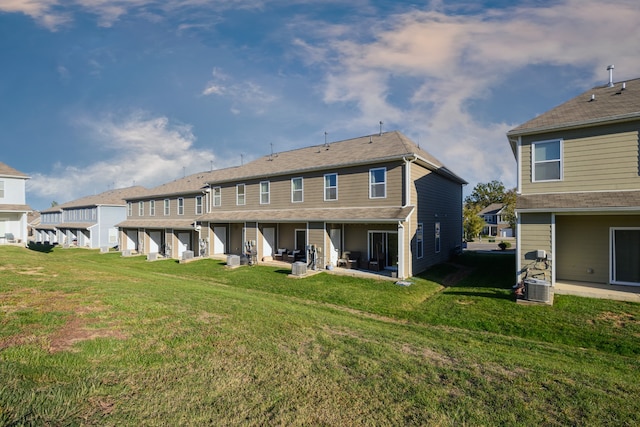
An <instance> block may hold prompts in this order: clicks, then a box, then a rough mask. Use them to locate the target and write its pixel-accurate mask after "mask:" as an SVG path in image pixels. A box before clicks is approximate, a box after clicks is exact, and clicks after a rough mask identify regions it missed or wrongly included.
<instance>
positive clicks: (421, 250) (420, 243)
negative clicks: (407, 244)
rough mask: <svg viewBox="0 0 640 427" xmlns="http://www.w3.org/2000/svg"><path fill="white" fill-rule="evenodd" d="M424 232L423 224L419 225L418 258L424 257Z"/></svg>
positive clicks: (417, 238)
mask: <svg viewBox="0 0 640 427" xmlns="http://www.w3.org/2000/svg"><path fill="white" fill-rule="evenodd" d="M423 230H424V228H423V225H422V223H418V229H417V230H416V258H422V257H423V256H424V244H423V241H424V240H423Z"/></svg>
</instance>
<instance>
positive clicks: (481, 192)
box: [464, 179, 506, 210]
mask: <svg viewBox="0 0 640 427" xmlns="http://www.w3.org/2000/svg"><path fill="white" fill-rule="evenodd" d="M505 194H506V190H505V188H504V184H503V183H502V182H500V181H498V180H495V179H494V180H493V181H491V182H487V183H478V184H476V186H475V187H474V188H473V192H472V193H471V194H470V195H468V196H467V197H466V198H465V199H464V203H465V205H473V206H476V207H478V208H479V209H478V210H480V209H483V208H486V207H487V206H489V205H490V204H492V203H504V197H505Z"/></svg>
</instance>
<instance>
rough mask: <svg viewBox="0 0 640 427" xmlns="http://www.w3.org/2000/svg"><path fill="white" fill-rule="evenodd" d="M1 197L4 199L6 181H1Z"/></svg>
mask: <svg viewBox="0 0 640 427" xmlns="http://www.w3.org/2000/svg"><path fill="white" fill-rule="evenodd" d="M0 199H4V181H0Z"/></svg>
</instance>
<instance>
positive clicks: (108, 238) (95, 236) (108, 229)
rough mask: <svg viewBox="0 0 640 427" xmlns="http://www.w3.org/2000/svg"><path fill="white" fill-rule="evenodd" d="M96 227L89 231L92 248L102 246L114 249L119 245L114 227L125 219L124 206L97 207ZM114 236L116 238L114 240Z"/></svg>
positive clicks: (125, 209)
mask: <svg viewBox="0 0 640 427" xmlns="http://www.w3.org/2000/svg"><path fill="white" fill-rule="evenodd" d="M97 210H98V212H97V222H98V227H94V228H92V229H91V231H92V233H91V240H92V245H91V247H92V248H100V247H102V246H109V247H114V246H117V245H119V241H118V239H117V236H118V234H117V233H115V231H114V230H115V229H116V227H115V225H116V224H117V223H119V222H122V221H124V220H125V219H127V208H126V206H98V208H97ZM114 236H116V238H115V239H114Z"/></svg>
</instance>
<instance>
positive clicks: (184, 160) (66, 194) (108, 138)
mask: <svg viewBox="0 0 640 427" xmlns="http://www.w3.org/2000/svg"><path fill="white" fill-rule="evenodd" d="M79 124H80V125H81V126H82V127H83V128H84V129H85V130H86V131H87V133H88V135H89V138H90V139H91V140H92V141H93V144H94V145H95V153H96V155H95V159H96V161H94V162H93V163H89V164H86V165H62V164H57V165H55V167H54V170H53V172H52V173H51V174H49V175H45V174H34V175H33V176H32V178H31V180H30V181H29V182H28V186H29V188H28V191H29V193H30V194H32V195H33V196H35V197H38V198H41V199H51V200H56V201H58V202H65V201H69V200H74V199H76V198H78V197H82V196H85V195H88V194H95V193H99V192H102V191H105V190H107V189H109V188H121V187H128V186H131V185H134V184H135V185H143V186H146V187H153V186H156V185H159V184H162V183H165V182H168V181H171V180H173V179H176V178H180V177H182V176H183V174H185V173H186V174H187V175H188V174H191V173H196V172H199V171H203V170H209V168H210V167H211V162H212V161H214V160H215V159H216V156H215V155H214V153H213V152H211V151H209V150H200V149H196V148H195V147H194V142H195V140H196V138H195V136H194V135H193V132H192V130H191V127H190V126H189V125H184V124H172V123H170V121H169V119H168V118H167V117H152V116H150V115H149V114H148V113H145V112H135V113H133V114H130V115H128V116H127V117H124V118H117V117H114V116H108V117H105V118H103V119H100V120H95V119H85V120H81V121H79Z"/></svg>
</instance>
